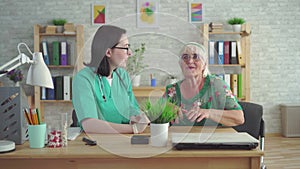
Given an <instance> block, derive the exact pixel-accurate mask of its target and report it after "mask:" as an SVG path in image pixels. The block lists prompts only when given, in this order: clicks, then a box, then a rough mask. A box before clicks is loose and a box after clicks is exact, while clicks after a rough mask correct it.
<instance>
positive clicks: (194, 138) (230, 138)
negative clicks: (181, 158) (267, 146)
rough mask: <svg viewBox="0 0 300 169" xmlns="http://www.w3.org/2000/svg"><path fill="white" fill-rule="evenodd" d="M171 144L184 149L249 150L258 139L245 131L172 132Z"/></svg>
mask: <svg viewBox="0 0 300 169" xmlns="http://www.w3.org/2000/svg"><path fill="white" fill-rule="evenodd" d="M171 137H172V145H173V148H175V149H177V150H184V149H190V150H192V149H230V150H235V149H239V150H251V149H254V148H256V147H257V146H258V144H259V141H258V140H257V139H255V138H254V137H252V136H251V135H249V134H248V133H246V132H239V133H172V134H171Z"/></svg>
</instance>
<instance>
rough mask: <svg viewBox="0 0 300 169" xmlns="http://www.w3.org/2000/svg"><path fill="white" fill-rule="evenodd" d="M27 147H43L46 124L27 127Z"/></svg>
mask: <svg viewBox="0 0 300 169" xmlns="http://www.w3.org/2000/svg"><path fill="white" fill-rule="evenodd" d="M28 135H29V147H30V148H43V147H44V146H45V137H46V123H42V124H38V125H28Z"/></svg>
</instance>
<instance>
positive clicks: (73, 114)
mask: <svg viewBox="0 0 300 169" xmlns="http://www.w3.org/2000/svg"><path fill="white" fill-rule="evenodd" d="M72 120H73V123H72V124H71V126H70V127H79V124H78V119H77V115H76V112H75V110H74V109H73V111H72Z"/></svg>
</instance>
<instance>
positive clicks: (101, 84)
mask: <svg viewBox="0 0 300 169" xmlns="http://www.w3.org/2000/svg"><path fill="white" fill-rule="evenodd" d="M98 77H99V78H98V80H99V85H100V91H101V94H102V98H103V100H104V102H106V97H105V93H104V91H103V88H104V87H103V81H102V77H101V76H100V75H98Z"/></svg>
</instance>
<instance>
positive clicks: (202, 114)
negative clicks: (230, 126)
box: [181, 105, 209, 122]
mask: <svg viewBox="0 0 300 169" xmlns="http://www.w3.org/2000/svg"><path fill="white" fill-rule="evenodd" d="M181 111H182V113H184V114H185V115H186V117H187V119H188V120H190V121H191V122H200V121H201V120H203V119H204V118H209V113H208V111H207V109H201V108H200V107H199V106H198V105H194V106H193V107H192V108H191V109H190V110H185V109H182V110H181Z"/></svg>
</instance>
